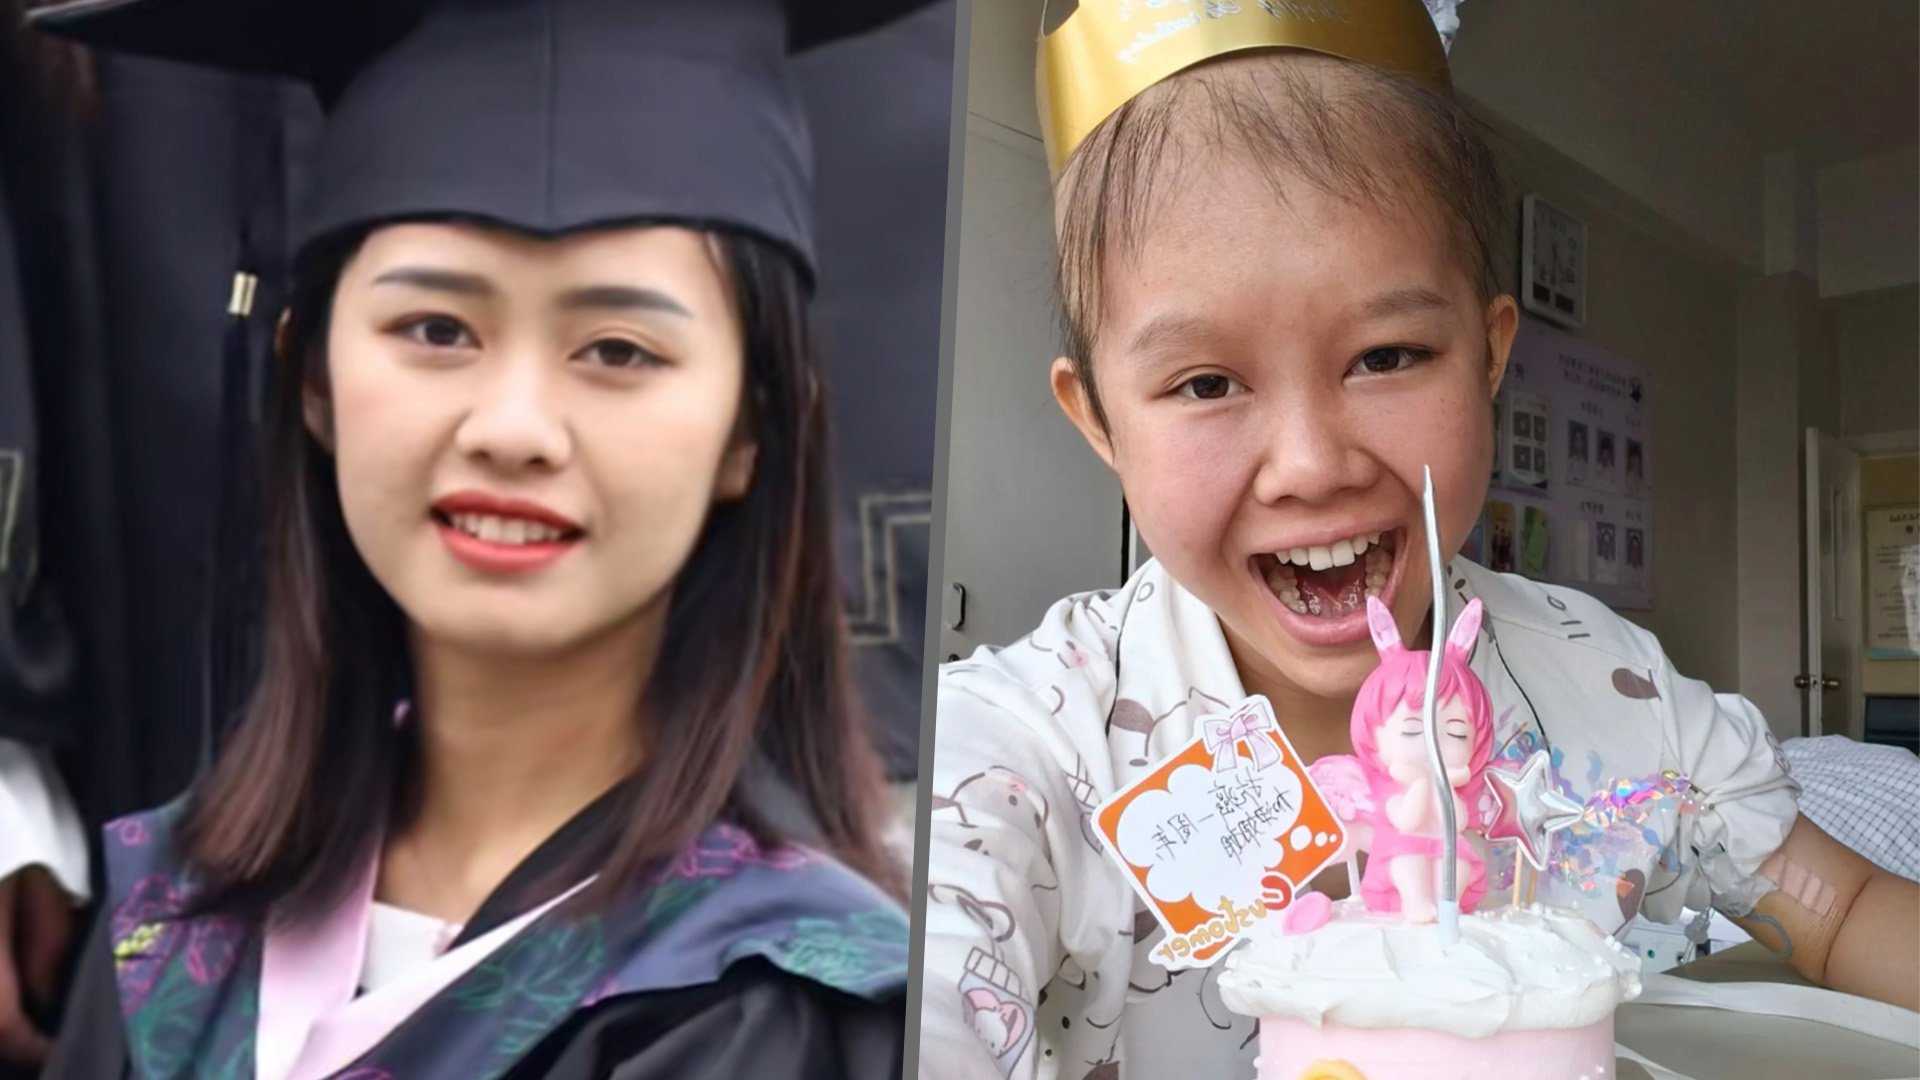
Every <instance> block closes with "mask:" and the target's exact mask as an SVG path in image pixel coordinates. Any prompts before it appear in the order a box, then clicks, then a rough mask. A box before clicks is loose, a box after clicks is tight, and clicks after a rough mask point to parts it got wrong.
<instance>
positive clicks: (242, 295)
mask: <svg viewBox="0 0 1920 1080" xmlns="http://www.w3.org/2000/svg"><path fill="white" fill-rule="evenodd" d="M241 246H242V250H243V251H244V250H245V248H246V246H247V245H246V241H245V239H244V238H243V239H242V241H241ZM248 265H250V260H245V261H243V262H242V267H243V268H242V269H241V270H239V271H237V272H236V273H235V274H234V275H233V290H232V294H231V295H230V296H229V298H228V301H227V330H226V336H225V340H224V342H223V343H222V348H221V365H220V434H219V442H218V444H217V447H218V452H219V460H218V462H217V463H216V466H215V467H216V468H217V469H218V470H219V476H220V483H219V494H218V496H217V498H216V500H215V504H214V520H213V565H212V566H211V567H210V568H209V569H210V572H209V574H208V585H209V597H208V603H207V635H206V638H207V641H206V649H205V651H204V653H203V656H204V658H205V660H204V662H205V665H206V672H205V683H206V688H205V693H206V718H205V721H204V723H203V726H202V730H201V732H200V746H201V765H202V768H204V767H206V765H208V764H209V763H210V762H211V760H212V756H213V753H214V750H215V746H216V744H217V743H218V741H219V739H220V736H221V735H222V734H223V733H224V732H225V731H226V729H227V726H228V724H229V723H230V722H231V721H232V720H233V718H234V715H235V713H236V712H237V711H238V710H239V708H240V706H241V704H242V700H241V697H242V694H243V692H244V691H243V688H242V687H241V685H240V680H241V672H242V671H244V670H245V668H246V665H245V663H244V662H243V658H242V654H243V652H244V650H245V647H246V635H245V628H246V625H247V623H248V622H249V621H250V620H249V618H248V612H247V610H246V608H247V598H248V591H249V587H250V585H251V584H252V575H251V574H250V573H247V572H246V571H247V570H248V569H250V568H251V567H252V565H253V560H252V559H251V558H250V557H249V556H250V552H249V550H248V549H249V547H250V544H251V533H252V528H251V526H252V525H253V521H252V515H251V514H250V513H249V512H248V509H249V507H250V506H251V503H252V498H251V495H252V490H253V487H254V485H253V482H252V481H253V468H254V465H253V460H252V459H253V454H252V445H251V443H252V440H251V432H252V427H253V423H252V421H253V417H252V412H253V409H252V403H253V378H252V374H253V371H252V362H251V358H250V355H249V354H250V352H251V348H250V345H251V337H250V334H249V331H250V330H251V328H252V315H253V304H254V299H255V295H256V293H257V291H258V289H259V286H260V279H259V277H258V275H256V274H254V273H253V272H252V271H251V270H249V269H245V267H246V266H248Z"/></svg>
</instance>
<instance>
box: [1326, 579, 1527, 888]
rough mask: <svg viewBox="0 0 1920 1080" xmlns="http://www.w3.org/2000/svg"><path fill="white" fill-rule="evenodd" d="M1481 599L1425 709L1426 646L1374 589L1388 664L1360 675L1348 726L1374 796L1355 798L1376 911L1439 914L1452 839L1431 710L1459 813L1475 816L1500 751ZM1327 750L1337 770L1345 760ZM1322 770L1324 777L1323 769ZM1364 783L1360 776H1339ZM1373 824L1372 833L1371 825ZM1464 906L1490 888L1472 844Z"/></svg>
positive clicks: (1373, 621) (1443, 661) (1464, 850)
mask: <svg viewBox="0 0 1920 1080" xmlns="http://www.w3.org/2000/svg"><path fill="white" fill-rule="evenodd" d="M1480 618H1481V605H1480V601H1479V600H1477V599H1476V600H1471V601H1469V602H1468V603H1467V606H1466V608H1465V610H1463V611H1462V612H1461V613H1460V617H1459V618H1458V619H1457V620H1455V622H1454V624H1453V629H1452V631H1451V632H1450V633H1449V634H1448V635H1447V639H1446V644H1445V646H1444V648H1443V649H1442V654H1441V657H1440V667H1439V677H1438V679H1437V681H1436V688H1435V691H1434V697H1435V702H1434V707H1433V709H1432V710H1431V711H1430V712H1429V710H1427V709H1426V681H1427V669H1428V666H1429V663H1430V662H1431V659H1432V658H1431V656H1430V654H1429V653H1428V652H1427V651H1426V650H1424V649H1423V650H1418V651H1416V650H1412V649H1408V648H1407V647H1406V645H1405V644H1404V643H1403V642H1402V641H1401V640H1400V631H1399V628H1398V627H1396V626H1395V625H1394V622H1393V613H1392V612H1390V611H1388V610H1387V607H1386V605H1385V604H1382V603H1381V602H1380V601H1379V600H1377V599H1375V598H1373V597H1368V598H1367V627H1368V629H1369V630H1370V631H1371V632H1372V634H1373V644H1374V648H1375V649H1377V650H1378V651H1379V653H1380V666H1379V667H1377V668H1375V669H1374V670H1373V672H1372V673H1371V674H1369V675H1368V676H1367V678H1366V681H1365V682H1363V683H1361V684H1360V691H1359V693H1358V694H1357V695H1356V696H1355V698H1354V703H1353V715H1352V720H1351V721H1350V726H1349V729H1348V734H1349V736H1350V738H1351V739H1352V741H1353V750H1354V753H1353V757H1351V758H1347V759H1345V762H1350V763H1352V765H1354V766H1357V767H1358V769H1359V772H1360V778H1361V781H1362V783H1363V784H1364V790H1365V792H1366V794H1367V796H1368V798H1367V800H1366V802H1367V805H1366V807H1364V808H1363V807H1360V806H1353V807H1352V809H1353V811H1354V812H1355V814H1356V817H1355V823H1356V824H1359V825H1364V826H1367V828H1363V829H1360V830H1358V832H1359V833H1360V834H1361V837H1362V840H1363V843H1364V845H1365V847H1366V850H1367V854H1368V858H1367V870H1366V873H1365V875H1364V876H1363V877H1362V878H1361V881H1360V896H1361V898H1362V899H1363V900H1364V901H1365V902H1366V905H1367V908H1368V909H1369V910H1371V911H1383V912H1401V913H1403V914H1405V915H1406V916H1407V917H1408V918H1409V919H1411V920H1413V921H1416V922H1425V921H1429V920H1431V919H1433V918H1434V917H1435V916H1436V914H1437V905H1436V892H1437V887H1436V885H1435V877H1436V870H1437V869H1438V868H1439V866H1440V864H1441V861H1442V860H1443V859H1444V858H1445V856H1446V849H1447V847H1448V846H1449V845H1448V844H1447V843H1446V842H1445V841H1446V834H1445V832H1444V823H1443V821H1442V818H1443V816H1444V815H1442V814H1441V813H1440V812H1439V811H1440V807H1439V800H1438V799H1437V798H1436V796H1435V792H1434V786H1435V785H1434V783H1433V779H1432V774H1431V770H1430V768H1429V762H1428V759H1427V754H1426V724H1427V719H1426V718H1427V716H1428V715H1431V716H1432V717H1433V718H1434V719H1433V723H1434V724H1435V725H1436V726H1437V727H1438V728H1439V734H1440V745H1441V757H1442V760H1443V762H1444V763H1445V766H1446V779H1447V785H1448V787H1449V788H1450V789H1451V790H1450V791H1449V792H1448V797H1449V798H1451V799H1452V800H1454V803H1455V807H1456V814H1455V817H1456V821H1462V822H1464V821H1465V820H1466V819H1467V818H1468V813H1467V808H1468V807H1471V806H1474V805H1477V803H1478V802H1479V795H1480V792H1481V790H1482V788H1483V786H1484V784H1485V780H1484V779H1483V777H1482V773H1483V772H1484V771H1485V769H1486V767H1487V763H1488V761H1490V760H1491V759H1492V757H1493V704H1492V700H1491V699H1490V698H1489V697H1488V696H1487V688H1486V686H1485V685H1484V684H1483V683H1481V681H1480V678H1479V676H1477V675H1475V674H1474V673H1473V669H1472V668H1471V667H1469V666H1468V664H1467V661H1468V659H1469V657H1470V656H1471V654H1472V650H1473V642H1474V639H1475V638H1476V637H1477V636H1478V635H1479V633H1480ZM1323 760H1325V763H1326V768H1327V769H1328V770H1330V771H1331V770H1337V769H1340V768H1341V767H1342V763H1340V762H1339V761H1338V759H1333V760H1327V759H1323ZM1316 778H1317V777H1316ZM1339 786H1341V787H1342V788H1343V789H1348V790H1359V789H1360V785H1355V784H1352V783H1351V782H1349V783H1345V784H1341V785H1339ZM1367 834H1370V835H1367ZM1456 858H1457V859H1458V860H1459V866H1458V870H1459V878H1460V880H1461V881H1463V882H1464V885H1463V886H1462V887H1461V889H1460V910H1462V911H1472V910H1473V909H1474V907H1475V905H1477V904H1478V903H1479V901H1480V898H1481V897H1482V896H1483V895H1485V893H1486V872H1485V867H1484V866H1483V865H1482V863H1481V859H1480V856H1479V854H1478V853H1477V852H1475V851H1474V850H1473V849H1472V848H1471V847H1468V846H1458V848H1457V853H1456Z"/></svg>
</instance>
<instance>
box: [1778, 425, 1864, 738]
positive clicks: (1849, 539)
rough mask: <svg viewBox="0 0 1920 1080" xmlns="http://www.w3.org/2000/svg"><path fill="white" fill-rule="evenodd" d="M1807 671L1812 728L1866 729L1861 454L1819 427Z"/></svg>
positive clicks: (1805, 571)
mask: <svg viewBox="0 0 1920 1080" xmlns="http://www.w3.org/2000/svg"><path fill="white" fill-rule="evenodd" d="M1803 475H1804V477H1805V485H1806V499H1805V505H1804V507H1803V508H1802V511H1801V512H1802V514H1803V517H1804V522H1803V524H1804V528H1803V530H1802V533H1801V535H1802V537H1803V539H1802V546H1801V562H1800V565H1801V574H1802V577H1803V579H1804V588H1803V595H1804V596H1805V598H1806V610H1805V613H1804V615H1803V616H1802V623H1801V625H1802V627H1803V628H1804V630H1805V633H1804V634H1803V636H1802V640H1803V642H1804V646H1805V648H1804V652H1803V656H1804V659H1803V661H1802V662H1803V664H1804V667H1803V669H1802V671H1801V673H1800V674H1799V675H1798V676H1797V677H1796V678H1795V679H1794V681H1793V682H1794V685H1795V686H1797V687H1799V688H1800V692H1801V694H1802V695H1803V696H1804V700H1805V702H1806V709H1805V712H1804V716H1805V718H1806V733H1807V734H1808V735H1846V736H1849V737H1851V738H1855V739H1858V738H1860V737H1861V735H1862V724H1863V719H1862V713H1863V711H1864V701H1863V699H1862V697H1861V686H1860V675H1861V667H1860V661H1861V657H1860V650H1861V642H1862V640H1863V639H1864V630H1863V624H1862V622H1861V617H1862V610H1861V608H1862V600H1861V594H1860V590H1861V583H1860V570H1861V567H1860V563H1861V559H1862V557H1863V554H1862V548H1861V538H1860V455H1859V454H1857V453H1855V452H1854V451H1853V450H1852V449H1851V448H1850V447H1848V446H1847V445H1846V444H1845V443H1843V442H1841V441H1840V440H1839V439H1837V438H1834V437H1833V436H1832V435H1829V434H1827V433H1826V432H1824V431H1821V430H1820V429H1819V428H1808V429H1807V438H1806V471H1805V472H1804V474H1803Z"/></svg>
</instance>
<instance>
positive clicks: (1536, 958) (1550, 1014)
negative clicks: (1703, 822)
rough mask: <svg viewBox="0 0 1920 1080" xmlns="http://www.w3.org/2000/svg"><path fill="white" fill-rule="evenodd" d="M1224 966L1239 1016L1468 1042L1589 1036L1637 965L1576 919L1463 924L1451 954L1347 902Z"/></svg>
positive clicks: (1500, 913) (1413, 930)
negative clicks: (1538, 1033)
mask: <svg viewBox="0 0 1920 1080" xmlns="http://www.w3.org/2000/svg"><path fill="white" fill-rule="evenodd" d="M1268 921H1269V922H1272V921H1274V920H1268ZM1224 963H1225V964H1226V970H1225V971H1223V972H1222V973H1221V975H1220V994H1221V997H1222V998H1223V999H1224V1000H1225V1001H1226V1003H1227V1007H1228V1008H1230V1009H1232V1010H1234V1011H1235V1012H1238V1013H1243V1014H1245V1015H1249V1016H1290V1017H1294V1018H1297V1019H1300V1020H1305V1021H1307V1022H1308V1023H1311V1024H1313V1025H1315V1026H1319V1025H1321V1024H1323V1023H1329V1022H1330V1023H1336V1024H1342V1025H1345V1026H1347V1027H1361V1028H1428V1029H1431V1030H1435V1031H1445V1032H1451V1033H1452V1034H1455V1035H1460V1036H1463V1037H1465V1038H1469V1039H1478V1038H1484V1037H1485V1036H1488V1035H1492V1034H1495V1033H1497V1032H1502V1031H1535V1030H1542V1029H1549V1028H1580V1027H1585V1026H1587V1025H1588V1024H1592V1023H1594V1022H1596V1021H1598V1020H1600V1019H1601V1018H1603V1017H1605V1016H1608V1015H1610V1014H1611V1013H1612V1012H1613V1010H1614V1009H1615V1008H1616V1007H1617V1006H1619V1005H1620V1003H1622V1002H1625V1001H1631V1000H1633V998H1634V997H1635V996H1637V995H1638V994H1639V993H1640V960H1639V957H1637V956H1635V955H1633V954H1632V953H1630V952H1628V951H1627V950H1626V949H1625V948H1622V947H1621V946H1620V944H1619V943H1618V942H1616V941H1614V940H1613V939H1612V938H1610V937H1608V936H1606V935H1605V934H1603V933H1601V932H1600V928H1599V927H1597V926H1595V925H1594V924H1593V923H1592V922H1589V921H1588V920H1587V919H1586V918H1585V917H1583V916H1581V915H1579V914H1578V913H1576V912H1572V911H1567V910H1563V909H1558V908H1546V907H1540V906H1534V907H1529V908H1522V909H1517V910H1516V909H1509V908H1502V909H1498V910H1489V911H1485V912H1477V913H1475V914H1472V915H1466V916H1462V917H1461V919H1460V940H1459V941H1456V942H1454V943H1453V944H1451V945H1449V944H1446V943H1444V942H1443V941H1442V940H1441V934H1440V928H1439V927H1438V926H1437V925H1435V924H1433V923H1427V924H1424V925H1415V924H1411V923H1407V922H1403V921H1401V920H1400V919H1399V918H1398V917H1397V916H1393V915H1375V914H1372V913H1370V912H1368V911H1367V910H1366V908H1365V907H1364V905H1362V904H1361V903H1360V902H1359V901H1357V900H1344V901H1341V902H1340V903H1338V904H1335V905H1334V914H1333V918H1332V920H1331V921H1330V922H1328V923H1327V924H1326V925H1325V926H1323V927H1321V928H1320V929H1318V930H1315V931H1312V932H1311V933H1306V934H1297V935H1291V936H1285V937H1269V936H1261V937H1259V938H1256V939H1253V940H1249V941H1247V942H1245V943H1243V944H1241V945H1240V946H1239V947H1238V948H1236V949H1235V950H1234V951H1233V952H1232V953H1231V954H1230V955H1229V956H1227V958H1226V960H1225V961H1224Z"/></svg>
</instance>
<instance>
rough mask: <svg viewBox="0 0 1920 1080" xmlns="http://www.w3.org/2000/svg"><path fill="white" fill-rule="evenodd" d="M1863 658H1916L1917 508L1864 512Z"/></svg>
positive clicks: (1919, 627)
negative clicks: (1865, 549)
mask: <svg viewBox="0 0 1920 1080" xmlns="http://www.w3.org/2000/svg"><path fill="white" fill-rule="evenodd" d="M1866 532H1867V658H1868V659H1870V660H1916V659H1920V507H1915V506H1890V507H1878V508H1875V509H1872V510H1868V511H1867V529H1866Z"/></svg>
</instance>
